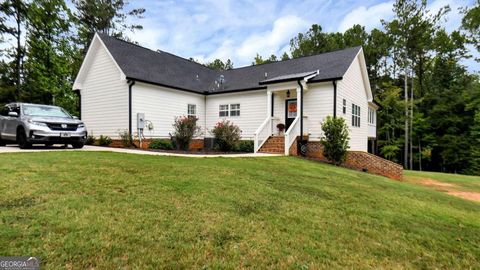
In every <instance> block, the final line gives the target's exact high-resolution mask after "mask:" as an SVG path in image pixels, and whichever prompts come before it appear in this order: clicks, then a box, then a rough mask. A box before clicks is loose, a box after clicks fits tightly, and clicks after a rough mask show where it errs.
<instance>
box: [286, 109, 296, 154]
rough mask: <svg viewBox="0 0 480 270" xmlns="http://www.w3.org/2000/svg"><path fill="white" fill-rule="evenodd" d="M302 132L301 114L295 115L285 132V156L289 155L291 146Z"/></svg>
mask: <svg viewBox="0 0 480 270" xmlns="http://www.w3.org/2000/svg"><path fill="white" fill-rule="evenodd" d="M299 134H300V116H297V117H295V120H293V122H292V124H291V125H290V127H289V128H288V130H287V131H286V132H285V156H288V154H289V152H290V146H292V144H293V142H295V139H296V138H297V136H298V135H299Z"/></svg>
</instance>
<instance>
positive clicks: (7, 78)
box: [0, 0, 480, 174]
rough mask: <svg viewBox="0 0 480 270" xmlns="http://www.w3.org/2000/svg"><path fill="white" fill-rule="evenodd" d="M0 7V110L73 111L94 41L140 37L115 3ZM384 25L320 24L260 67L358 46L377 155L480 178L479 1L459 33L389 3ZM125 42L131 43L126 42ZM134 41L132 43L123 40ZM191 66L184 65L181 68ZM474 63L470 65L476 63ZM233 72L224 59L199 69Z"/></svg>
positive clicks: (419, 2)
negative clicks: (45, 107) (372, 105)
mask: <svg viewBox="0 0 480 270" xmlns="http://www.w3.org/2000/svg"><path fill="white" fill-rule="evenodd" d="M71 3H72V4H73V8H72V9H71V8H69V6H68V5H67V4H66V2H65V1H63V0H29V1H26V0H23V1H21V0H4V1H3V2H2V3H1V4H0V42H1V44H2V46H1V47H0V48H1V51H0V54H1V55H0V59H1V61H0V103H5V102H9V101H12V100H20V101H29V102H40V103H46V104H56V105H60V106H63V107H65V108H67V109H68V110H69V111H76V108H77V102H78V101H77V97H76V96H75V95H74V93H73V92H72V91H71V85H72V83H73V80H74V79H75V76H76V74H77V72H78V70H79V68H80V65H81V63H82V60H83V57H84V55H85V53H86V50H87V49H88V44H89V42H90V41H91V39H92V37H93V35H94V33H95V32H102V33H107V34H109V35H112V36H115V37H118V38H121V39H125V40H128V38H127V37H126V36H125V32H126V31H138V30H141V29H142V26H141V24H139V23H134V24H132V23H128V22H138V21H139V19H141V18H142V16H143V14H144V12H145V9H143V8H137V9H129V8H128V7H129V6H128V3H127V2H126V1H124V0H73V1H72V2H71ZM393 11H394V17H393V18H392V19H391V20H389V21H382V27H381V28H379V29H377V28H376V29H372V30H371V31H366V30H365V27H364V26H361V25H354V26H353V27H351V28H350V29H348V30H346V31H345V32H343V33H340V32H325V31H323V29H322V27H321V26H320V25H317V24H314V25H312V26H311V28H310V29H309V30H308V31H306V32H304V33H299V34H298V35H297V36H295V37H293V38H292V39H291V41H290V51H289V52H288V53H286V52H285V53H283V54H282V55H281V56H280V57H277V56H276V55H270V56H268V57H265V58H263V57H262V56H261V55H259V54H257V55H256V57H255V58H254V59H253V62H252V64H253V65H258V64H264V63H270V62H275V61H279V60H286V59H290V58H297V57H302V56H308V55H313V54H318V53H323V52H328V51H333V50H339V49H344V48H348V47H354V46H362V47H363V50H364V54H365V57H366V63H367V69H368V73H369V78H370V83H371V88H372V90H373V93H374V97H375V102H376V103H377V104H378V105H380V110H379V111H378V118H377V120H378V121H377V127H378V132H377V133H378V144H377V145H378V147H377V148H378V149H377V151H378V154H379V155H381V156H383V157H384V158H387V159H389V160H392V161H395V162H399V163H402V164H403V165H404V167H405V168H410V169H422V170H433V171H444V172H458V173H469V174H480V80H479V77H478V74H475V73H472V72H469V71H468V69H467V67H465V66H464V65H463V64H462V63H463V62H462V61H463V60H464V59H467V58H470V57H472V56H471V55H470V51H469V49H468V48H473V50H477V51H479V52H480V45H479V44H480V0H477V1H476V2H475V4H474V5H472V6H470V7H465V8H463V9H462V11H461V12H462V14H463V20H462V25H461V26H460V27H459V29H455V30H454V31H447V30H446V29H445V22H446V19H447V16H446V15H447V14H448V13H449V12H451V10H450V8H449V7H448V6H445V7H443V8H441V9H440V10H438V11H436V12H432V11H430V10H428V7H427V2H426V1H425V0H396V1H395V3H394V6H393ZM130 41H131V40H130ZM132 42H135V41H132ZM191 60H192V61H194V60H193V59H191ZM476 61H480V59H476ZM205 65H206V66H209V67H211V68H214V69H219V70H225V69H231V68H233V63H232V61H231V60H230V59H228V60H227V61H226V62H223V61H222V60H220V59H215V60H214V61H212V62H210V63H205Z"/></svg>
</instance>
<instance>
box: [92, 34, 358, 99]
mask: <svg viewBox="0 0 480 270" xmlns="http://www.w3.org/2000/svg"><path fill="white" fill-rule="evenodd" d="M99 36H100V38H101V39H102V41H103V43H104V44H105V46H106V47H107V48H108V50H109V52H110V54H111V55H112V56H113V58H114V59H115V61H116V62H117V64H118V65H119V66H120V68H121V69H122V71H123V73H124V74H125V76H127V78H129V79H134V80H138V81H143V82H148V83H152V84H157V85H164V86H169V87H173V88H177V89H182V90H188V91H192V92H198V93H206V92H208V93H223V92H230V91H241V90H250V89H257V88H258V89H259V88H265V86H262V85H260V84H259V83H260V82H261V81H265V80H269V79H270V78H275V77H281V76H283V77H289V76H290V77H291V75H295V74H297V75H298V74H300V73H308V72H311V71H316V70H318V71H319V74H318V75H317V76H316V77H314V78H312V79H311V80H310V82H318V81H325V80H332V79H341V78H342V77H343V75H344V74H345V72H346V71H347V69H348V67H349V66H350V64H351V63H352V61H353V59H354V57H355V56H356V55H357V53H358V52H359V50H360V48H361V47H354V48H349V49H344V50H339V51H334V52H329V53H323V54H318V55H313V56H307V57H301V58H296V59H290V60H286V61H280V62H274V63H269V64H262V65H255V66H249V67H242V68H235V69H231V70H224V71H217V70H212V69H210V68H207V67H205V66H203V65H201V64H198V63H195V62H192V61H190V60H187V59H184V58H181V57H179V56H176V55H173V54H170V53H167V52H163V51H158V52H155V51H152V50H149V49H146V48H143V47H141V46H138V45H135V44H132V43H129V42H125V41H122V40H119V39H116V38H113V37H110V36H108V35H105V34H99ZM222 75H223V79H221V76H222ZM265 76H267V77H265ZM220 81H223V83H219V82H220Z"/></svg>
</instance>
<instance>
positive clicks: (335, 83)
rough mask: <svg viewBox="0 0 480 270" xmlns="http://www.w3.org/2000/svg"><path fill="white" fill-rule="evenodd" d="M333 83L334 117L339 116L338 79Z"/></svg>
mask: <svg viewBox="0 0 480 270" xmlns="http://www.w3.org/2000/svg"><path fill="white" fill-rule="evenodd" d="M332 83H333V118H337V81H335V80H334V81H332Z"/></svg>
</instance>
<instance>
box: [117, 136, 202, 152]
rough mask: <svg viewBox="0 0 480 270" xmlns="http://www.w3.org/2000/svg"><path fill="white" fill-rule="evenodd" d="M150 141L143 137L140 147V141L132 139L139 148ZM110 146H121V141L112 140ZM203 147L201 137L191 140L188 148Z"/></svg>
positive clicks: (145, 147) (198, 148)
mask: <svg viewBox="0 0 480 270" xmlns="http://www.w3.org/2000/svg"><path fill="white" fill-rule="evenodd" d="M166 140H168V139H166ZM151 142H152V139H144V140H142V147H140V141H139V140H134V142H133V144H135V147H137V148H141V149H148V146H149V145H150V143H151ZM110 147H115V148H123V147H124V146H123V141H122V140H112V144H110ZM203 147H204V141H203V139H194V140H192V142H190V146H189V150H190V151H193V150H196V151H200V150H202V149H203Z"/></svg>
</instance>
